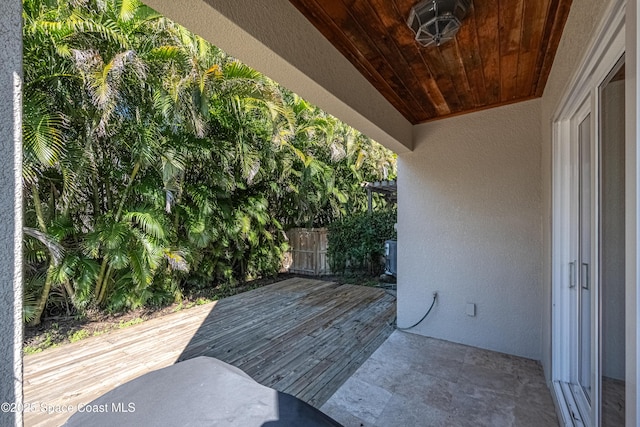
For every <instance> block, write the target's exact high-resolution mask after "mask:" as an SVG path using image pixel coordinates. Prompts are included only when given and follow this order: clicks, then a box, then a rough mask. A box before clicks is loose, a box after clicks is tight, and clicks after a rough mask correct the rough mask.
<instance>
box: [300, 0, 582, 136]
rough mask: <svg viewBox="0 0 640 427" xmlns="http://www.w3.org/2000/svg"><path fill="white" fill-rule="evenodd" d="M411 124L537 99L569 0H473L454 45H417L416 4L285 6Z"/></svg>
mask: <svg viewBox="0 0 640 427" xmlns="http://www.w3.org/2000/svg"><path fill="white" fill-rule="evenodd" d="M289 1H290V2H291V3H292V4H293V5H294V6H295V7H296V8H297V9H298V10H299V11H300V12H301V13H302V14H303V15H304V16H305V17H306V18H307V19H308V20H309V21H310V22H311V23H312V24H313V25H314V26H315V27H316V28H317V29H318V30H319V31H320V32H321V33H322V34H323V35H324V36H325V37H326V38H327V39H328V40H329V41H330V42H331V43H332V44H333V45H334V46H335V47H336V48H337V49H338V50H339V51H340V52H341V53H342V54H343V55H344V56H345V57H346V58H347V59H349V61H351V63H352V64H353V65H354V66H355V67H356V68H357V69H358V70H359V71H360V72H361V73H362V74H363V75H364V76H365V77H366V78H367V79H368V80H369V82H371V84H372V85H373V86H374V87H375V88H376V89H377V90H378V91H380V93H381V94H382V95H383V96H384V97H385V98H386V99H387V100H388V101H389V102H390V103H391V104H392V105H393V106H394V107H395V108H396V109H397V110H398V111H400V113H402V114H403V115H404V116H405V117H406V118H407V119H408V120H409V121H410V122H411V123H413V124H417V123H422V122H426V121H429V120H433V119H437V118H442V117H447V116H451V115H456V114H461V113H468V112H472V111H476V110H480V109H484V108H490V107H495V106H499V105H504V104H509V103H513V102H518V101H524V100H528V99H532V98H535V97H540V96H542V93H543V91H544V86H545V84H546V81H547V77H548V75H549V72H550V70H551V65H552V63H553V59H554V56H555V53H556V50H557V47H558V43H559V42H560V37H561V35H562V30H563V28H564V24H565V21H566V19H567V15H568V14H569V8H570V6H571V0H472V2H471V3H472V5H471V8H470V10H469V13H468V14H467V16H466V18H465V19H464V21H463V22H462V27H461V28H460V31H459V32H458V34H457V36H456V39H455V40H453V41H451V42H449V43H444V44H442V45H441V46H439V47H436V46H430V47H421V46H420V45H419V44H418V43H417V42H416V41H415V39H414V34H413V32H412V31H411V30H410V29H409V27H408V26H407V24H406V20H407V17H408V16H409V11H410V9H411V7H412V6H413V5H414V4H416V3H418V1H419V0H289Z"/></svg>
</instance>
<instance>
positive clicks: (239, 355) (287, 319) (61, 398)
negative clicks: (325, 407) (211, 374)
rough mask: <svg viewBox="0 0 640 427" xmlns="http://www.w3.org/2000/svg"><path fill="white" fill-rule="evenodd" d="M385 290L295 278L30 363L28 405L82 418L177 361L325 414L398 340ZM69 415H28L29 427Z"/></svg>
mask: <svg viewBox="0 0 640 427" xmlns="http://www.w3.org/2000/svg"><path fill="white" fill-rule="evenodd" d="M395 310H396V309H395V298H394V297H393V296H391V295H388V294H386V293H385V292H384V291H383V290H381V289H376V288H370V287H364V286H355V285H338V284H336V283H333V282H327V281H320V280H312V279H307V278H291V279H287V280H284V281H281V282H278V283H274V284H272V285H269V286H265V287H262V288H258V289H255V290H252V291H249V292H245V293H242V294H238V295H234V296H232V297H229V298H225V299H223V300H220V301H216V302H213V303H210V304H205V305H202V306H199V307H194V308H191V309H188V310H182V311H179V312H176V313H172V314H170V315H168V316H164V317H161V318H156V319H152V320H149V321H146V322H144V323H141V324H138V325H134V326H131V327H128V328H126V329H122V330H117V331H113V332H110V333H107V334H105V335H101V336H97V337H91V338H87V339H85V340H82V341H78V342H76V343H73V344H68V345H64V346H62V347H58V348H55V349H51V350H48V351H45V352H43V353H39V354H34V355H29V356H25V358H24V399H25V402H26V404H27V405H30V407H31V408H34V407H35V408H36V409H38V408H40V406H41V404H44V405H46V406H52V405H65V406H68V405H71V407H74V408H77V406H78V405H79V404H86V403H88V402H90V401H91V400H93V399H95V398H96V397H98V396H99V395H101V394H103V393H105V392H107V391H109V390H111V389H113V388H114V387H116V386H118V385H119V384H122V383H124V382H126V381H129V380H131V379H133V378H136V377H138V376H140V375H143V374H145V373H147V372H150V371H152V370H156V369H159V368H162V367H165V366H168V365H171V364H173V363H175V362H177V361H181V360H186V359H190V358H192V357H197V356H203V355H206V356H211V357H216V358H218V359H220V360H222V361H225V362H227V363H230V364H232V365H234V366H237V367H238V368H240V369H242V370H243V371H245V372H246V373H247V374H249V375H250V376H252V377H253V378H254V379H255V380H256V381H258V382H260V383H261V384H264V385H266V386H269V387H273V388H275V389H276V390H279V391H283V392H286V393H289V394H293V395H294V396H297V397H299V398H300V399H302V400H304V401H306V402H308V403H310V404H312V405H314V406H316V407H320V406H321V405H322V404H323V403H324V402H325V401H326V400H327V399H328V398H329V397H330V396H331V395H332V394H333V393H334V392H335V391H336V390H337V389H338V388H339V387H340V385H342V383H344V381H346V380H347V378H349V376H351V375H352V374H353V373H354V372H355V371H356V370H357V368H358V367H359V366H360V365H361V364H362V363H363V362H364V361H365V360H366V359H367V358H368V357H369V356H370V355H371V354H372V353H373V352H374V351H375V350H376V349H377V348H378V346H380V345H381V344H382V342H384V341H385V340H386V338H387V337H388V336H389V335H390V334H391V332H392V331H393V325H392V323H393V319H394V317H395ZM70 415H71V414H70V413H65V412H62V413H54V414H47V413H43V412H42V411H40V410H35V411H32V412H27V413H25V425H26V426H51V425H60V424H62V423H64V421H65V420H66V419H67V418H68V417H69V416H70Z"/></svg>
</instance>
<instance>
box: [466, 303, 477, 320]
mask: <svg viewBox="0 0 640 427" xmlns="http://www.w3.org/2000/svg"><path fill="white" fill-rule="evenodd" d="M467 316H471V317H476V305H475V304H474V303H472V302H468V303H467Z"/></svg>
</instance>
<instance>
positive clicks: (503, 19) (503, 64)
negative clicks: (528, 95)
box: [498, 0, 537, 102]
mask: <svg viewBox="0 0 640 427" xmlns="http://www.w3.org/2000/svg"><path fill="white" fill-rule="evenodd" d="M535 1H537V0H535ZM523 3H524V0H499V1H498V9H499V20H500V77H501V91H500V100H501V101H503V102H505V101H511V100H514V99H516V98H517V87H516V85H517V77H518V56H519V54H520V39H521V36H522V10H523V8H524V4H523Z"/></svg>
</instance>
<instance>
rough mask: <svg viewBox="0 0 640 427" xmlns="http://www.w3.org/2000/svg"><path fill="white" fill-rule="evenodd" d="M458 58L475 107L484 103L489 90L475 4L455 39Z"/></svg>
mask: <svg viewBox="0 0 640 427" xmlns="http://www.w3.org/2000/svg"><path fill="white" fill-rule="evenodd" d="M455 44H456V49H457V50H458V60H459V62H460V66H461V67H462V68H463V69H464V72H465V74H466V77H467V82H468V84H469V93H470V95H471V97H472V99H473V108H477V107H479V106H481V105H484V103H485V102H486V101H485V100H486V97H487V90H486V87H485V81H484V64H483V61H482V56H481V55H480V46H479V43H478V31H477V27H476V19H475V10H474V8H473V5H472V6H471V9H470V11H469V15H468V16H467V18H465V20H464V21H463V23H462V27H461V28H460V31H459V32H458V34H457V36H456V40H455Z"/></svg>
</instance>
